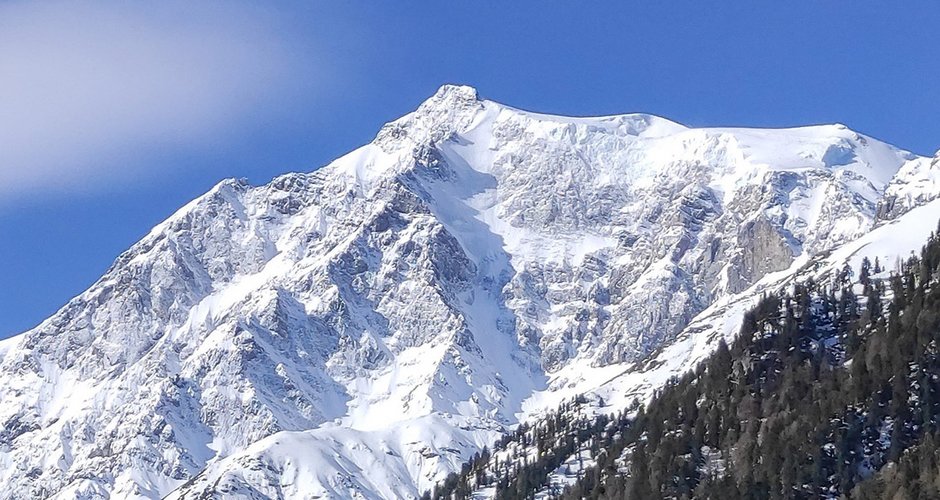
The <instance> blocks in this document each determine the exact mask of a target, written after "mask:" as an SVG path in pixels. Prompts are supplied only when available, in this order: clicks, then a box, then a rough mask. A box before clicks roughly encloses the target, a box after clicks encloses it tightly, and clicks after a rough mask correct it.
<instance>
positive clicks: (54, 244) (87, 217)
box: [0, 1, 940, 338]
mask: <svg viewBox="0 0 940 500" xmlns="http://www.w3.org/2000/svg"><path fill="white" fill-rule="evenodd" d="M793 3H799V4H800V6H794V5H791V4H793ZM731 4H735V5H733V6H732V5H731ZM259 5H264V4H259ZM281 5H282V6H280V7H277V8H272V7H261V8H264V9H267V10H269V11H270V14H271V16H272V17H273V18H275V19H277V23H278V33H279V35H278V36H283V37H284V39H285V42H286V43H288V44H289V46H290V47H291V48H292V49H291V50H294V51H296V55H297V57H298V59H299V60H304V56H305V54H311V58H310V60H311V63H310V65H309V66H305V65H303V64H301V65H298V67H297V72H296V74H291V73H290V72H288V73H287V74H284V75H282V76H281V78H288V79H290V78H295V79H297V80H302V79H309V78H319V77H318V76H317V75H318V71H321V70H322V82H320V83H319V84H318V86H317V88H318V90H316V91H311V92H310V94H309V95H304V94H303V93H301V94H299V95H297V94H293V95H291V96H290V97H289V99H288V98H285V100H283V101H282V102H277V103H276V104H275V105H271V103H270V102H267V101H266V104H265V106H268V107H269V108H271V109H267V110H263V111H264V112H262V110H259V112H258V113H257V115H256V116H257V117H258V118H257V119H253V118H252V115H249V116H248V117H247V118H244V117H243V118H241V120H242V122H240V123H238V124H237V127H236V132H235V133H227V134H225V135H224V136H222V137H220V138H219V139H217V140H213V139H207V141H206V144H203V145H202V146H201V147H189V146H188V147H178V148H173V147H169V148H154V147H141V148H140V151H139V153H134V154H131V155H129V156H128V157H124V158H122V159H121V161H122V162H125V163H124V165H128V164H136V167H139V168H143V169H146V170H148V171H153V172H155V175H153V176H149V177H146V178H141V179H135V178H130V179H128V178H120V177H117V176H116V177H115V178H114V180H113V182H112V181H109V180H108V179H104V180H103V181H102V182H101V185H100V186H99V187H98V188H96V189H95V190H92V191H90V192H89V191H87V190H78V191H76V192H74V193H70V192H67V191H66V192H59V191H57V192H55V193H50V194H43V193H41V192H40V193H30V194H29V196H24V197H21V198H17V200H16V202H15V203H12V204H6V205H2V206H0V338H2V337H6V336H9V335H12V334H14V333H17V332H20V331H23V330H25V329H27V328H30V327H32V326H34V325H35V324H37V323H38V322H39V321H41V320H42V319H44V318H45V317H47V316H49V315H50V314H52V313H53V312H54V311H55V310H56V309H57V308H59V307H61V306H62V305H63V304H64V303H65V302H66V301H67V300H68V299H69V298H70V297H72V296H74V295H76V294H78V293H80V292H81V291H82V290H84V289H85V288H87V287H88V286H89V285H90V284H91V283H93V282H94V281H95V280H96V279H97V278H98V277H99V276H100V275H101V274H102V273H103V272H104V271H105V270H106V269H107V267H108V266H109V265H110V263H111V261H112V260H113V259H114V258H115V257H116V256H117V255H118V254H119V253H120V252H121V251H123V250H124V249H126V248H127V247H128V246H130V245H131V244H133V243H134V242H135V241H136V240H138V239H139V238H140V237H142V236H143V235H145V234H146V233H147V231H148V230H149V229H150V228H151V227H152V226H153V225H155V224H157V223H158V222H160V221H161V220H162V219H164V218H165V217H167V216H168V215H170V214H171V213H172V212H174V211H175V210H176V209H177V208H178V207H180V206H181V205H183V204H184V203H186V202H187V201H189V200H190V199H192V198H193V197H195V196H198V195H199V194H201V193H202V192H204V191H206V190H207V189H209V188H210V187H211V186H212V185H213V184H214V183H216V182H217V181H219V180H220V179H222V178H225V177H246V178H248V179H249V180H250V181H251V182H253V183H264V182H266V181H267V180H269V179H270V178H271V177H273V176H275V175H277V174H280V173H283V172H287V171H309V170H313V169H316V168H317V167H319V166H321V165H323V164H326V163H328V162H329V161H330V160H332V159H333V158H335V157H337V156H339V155H341V154H343V153H345V152H347V151H349V150H350V149H352V148H354V147H356V146H358V145H360V144H363V143H366V142H368V141H370V140H371V139H372V137H373V136H374V134H375V133H376V132H377V130H378V129H379V127H380V126H381V125H382V124H383V123H385V122H387V121H390V120H392V119H394V118H396V117H398V116H400V115H402V114H404V113H407V112H409V111H411V110H412V109H414V108H415V107H416V106H417V105H418V104H419V103H420V102H421V101H422V100H423V99H425V98H426V97H427V96H429V95H430V94H432V93H433V92H434V91H435V90H436V89H437V87H439V86H440V85H441V84H442V83H448V82H451V83H463V84H469V85H473V86H475V87H476V88H478V90H479V91H480V93H481V94H482V95H483V96H484V97H486V98H490V99H493V100H496V101H500V102H504V103H507V104H510V105H512V106H515V107H519V108H524V109H529V110H535V111H541V112H548V113H556V114H570V115H604V114H616V113H626V112H647V113H652V114H656V115H660V116H665V117H667V118H670V119H672V120H675V121H678V122H681V123H684V124H686V125H691V126H753V127H786V126H796V125H807V124H816V123H833V122H840V123H844V124H846V125H848V126H849V127H850V128H853V129H855V130H857V131H860V132H863V133H866V134H868V135H871V136H874V137H876V138H879V139H882V140H885V141H887V142H890V143H892V144H895V145H897V146H899V147H902V148H904V149H909V150H912V151H914V152H916V153H920V154H933V152H934V151H935V150H936V149H937V148H940V29H937V27H938V26H940V4H938V3H936V2H935V1H922V2H917V1H911V2H903V6H901V4H894V3H886V2H873V1H872V2H869V1H860V2H836V1H823V2H763V1H754V2H708V1H688V2H684V1H683V2H680V1H675V2H643V3H639V2H567V3H563V2H535V1H532V2H482V3H478V2H436V1H426V2H418V1H414V2H364V1H361V2H360V1H352V2H345V1H344V2H335V3H316V4H313V5H311V3H301V4H296V5H291V4H281ZM895 5H897V6H895ZM180 15H186V14H185V13H181V14H180ZM249 21H250V20H249ZM115 42H116V43H118V42H119V41H115ZM313 54H321V55H322V54H325V55H326V56H325V57H321V58H319V59H317V60H318V61H320V60H321V59H322V60H324V61H327V62H324V63H323V66H322V68H320V67H318V66H317V65H318V64H320V63H319V62H317V63H314V62H313ZM181 78H185V75H181ZM66 84H67V81H64V82H63V85H66ZM144 97H145V96H144ZM0 99H2V97H0ZM272 109H273V111H272ZM2 119H4V118H3V117H2V116H0V120H2ZM181 119H185V117H181ZM101 161H102V162H107V161H110V160H109V159H107V158H102V159H101ZM167 165H173V166H174V168H172V169H167V168H165V167H166V166H167ZM0 168H3V166H2V165H0ZM62 168H69V165H63V166H62ZM115 168H117V169H120V168H122V165H116V166H115ZM164 170H165V171H166V173H165V174H164V173H162V172H164Z"/></svg>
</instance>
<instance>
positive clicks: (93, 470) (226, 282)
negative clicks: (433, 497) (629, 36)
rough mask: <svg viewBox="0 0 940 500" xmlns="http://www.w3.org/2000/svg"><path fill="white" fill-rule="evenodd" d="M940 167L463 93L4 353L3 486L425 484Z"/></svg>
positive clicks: (252, 197) (828, 134) (250, 190)
mask: <svg viewBox="0 0 940 500" xmlns="http://www.w3.org/2000/svg"><path fill="white" fill-rule="evenodd" d="M926 161H929V160H925V159H921V158H917V157H915V156H914V155H912V154H910V153H907V152H905V151H901V150H898V149H896V148H894V147H891V146H889V145H886V144H884V143H881V142H878V141H876V140H874V139H871V138H868V137H865V136H862V135H860V134H857V133H855V132H852V131H851V130H848V129H846V128H845V127H843V126H840V125H832V126H815V127H804V128H797V129H785V130H754V129H689V128H686V127H684V126H682V125H679V124H676V123H673V122H670V121H668V120H665V119H662V118H658V117H655V116H650V115H636V114H635V115H623V116H613V117H599V118H567V117H558V116H548V115H540V114H535V113H529V112H525V111H520V110H516V109H513V108H510V107H507V106H504V105H500V104H497V103H494V102H492V101H487V100H482V99H480V98H478V96H477V93H476V91H475V90H473V89H471V88H468V87H455V86H445V87H442V88H441V89H440V90H439V91H438V92H437V93H436V94H435V95H434V96H433V97H432V98H431V99H429V100H428V101H426V102H425V103H423V104H422V105H421V106H420V107H419V108H418V110H417V111H415V112H414V113H411V114H409V115H406V116H405V117H402V118H401V119H399V120H396V121H394V122H392V123H389V124H387V125H386V126H384V127H383V128H382V129H381V130H380V131H379V133H378V135H377V136H376V138H375V140H374V141H373V142H371V143H370V144H367V145H365V146H363V147H361V148H359V149H357V150H355V151H353V152H351V153H349V154H348V155H346V156H344V157H342V158H339V159H337V160H336V161H334V162H333V163H331V164H329V165H327V166H325V167H323V168H321V169H319V170H317V171H315V172H314V173H310V174H287V175H284V176H281V177H278V178H276V179H274V180H273V181H272V182H271V183H269V184H267V185H265V186H259V187H252V186H249V185H247V184H246V183H244V182H240V181H233V180H229V181H224V182H222V183H221V184H219V185H218V186H216V187H215V188H213V189H212V190H211V191H210V192H209V193H207V194H206V195H204V196H202V197H200V198H199V199H197V200H195V201H193V202H192V203H190V204H189V205H187V206H185V207H183V208H182V209H181V210H180V211H179V212H177V213H176V214H174V215H173V216H172V217H170V218H169V219H168V220H167V221H165V222H163V223H162V224H160V225H158V226H157V227H156V228H154V229H153V231H151V233H150V234H149V235H148V236H147V237H145V238H144V239H143V240H141V241H140V242H139V243H137V244H136V245H134V246H133V247H132V248H130V249H129V250H128V251H127V252H125V253H124V254H122V255H121V256H120V257H119V258H118V259H117V261H116V262H115V264H114V265H113V266H112V268H111V269H110V270H109V271H108V272H107V273H106V274H105V275H104V276H103V277H102V278H101V279H100V280H99V281H98V282H97V283H95V284H94V285H93V286H92V287H91V288H90V289H89V290H88V291H86V292H85V293H83V294H82V295H80V296H79V297H76V298H75V299H73V300H72V301H71V302H70V303H69V304H67V305H66V306H65V307H64V308H63V309H62V310H60V311H59V312H58V313H56V314H55V315H54V316H53V317H51V318H49V319H48V320H46V321H45V322H43V323H42V324H41V325H40V326H38V327H37V328H35V329H34V330H31V331H29V332H26V333H24V334H22V335H20V336H18V337H15V338H13V339H9V340H6V341H3V342H2V343H0V356H2V361H0V377H2V378H3V381H4V383H3V384H2V386H0V464H2V465H3V467H2V468H0V483H2V484H5V485H7V488H5V489H4V492H3V493H2V494H0V497H2V498H33V497H50V496H58V497H59V498H76V497H82V498H106V497H108V495H110V496H111V497H113V498H133V497H146V498H156V497H160V496H162V495H165V494H168V493H170V492H171V491H173V490H176V492H175V493H174V495H175V497H178V498H191V497H196V496H198V495H201V494H205V493H212V492H213V491H214V492H217V493H222V494H224V495H232V496H234V495H244V496H245V497H247V498H251V497H252V495H255V496H276V495H278V494H282V495H288V496H291V495H300V494H301V493H309V494H311V495H326V496H355V495H360V496H362V497H364V498H373V497H388V496H411V495H415V494H417V493H418V492H419V491H420V490H422V489H424V488H428V487H429V486H430V485H431V484H432V483H433V481H435V480H437V479H440V478H442V477H443V476H444V475H445V474H446V473H447V472H448V471H450V470H453V468H454V467H456V466H458V464H459V463H460V461H461V460H462V459H465V458H467V457H468V456H469V455H470V454H471V453H472V452H473V451H474V450H475V449H477V448H478V447H480V446H482V445H483V444H485V443H487V442H489V441H491V440H492V439H493V438H494V437H495V436H497V435H498V434H499V432H501V431H502V430H503V429H505V428H506V427H508V426H511V425H513V424H515V423H516V422H517V421H518V419H519V418H522V417H524V416H525V415H526V414H528V413H531V412H534V411H538V410H539V409H540V408H544V407H546V406H548V405H551V404H553V403H554V402H555V401H557V398H559V397H562V396H563V395H569V396H570V395H572V394H574V393H576V392H584V391H593V390H595V389H597V388H598V387H599V386H603V383H604V382H605V381H607V380H610V379H611V378H617V376H618V375H622V374H624V373H634V372H636V373H639V372H640V370H639V368H638V367H640V366H643V362H644V361H647V360H649V359H650V356H651V355H653V354H654V353H660V352H663V351H661V350H662V349H666V348H668V346H671V345H678V344H677V343H676V339H680V341H681V340H682V339H689V338H695V335H696V333H695V330H690V329H689V325H690V324H692V325H693V326H694V324H695V321H696V318H697V317H700V316H701V314H704V313H708V311H710V308H714V307H715V304H720V303H722V302H721V301H723V300H724V301H727V300H731V299H732V298H734V297H739V296H742V294H746V293H747V291H748V290H749V289H750V288H751V287H752V286H753V285H754V284H755V283H758V282H759V281H761V280H762V279H765V278H766V277H767V276H774V275H776V273H781V272H784V273H785V272H788V271H787V270H790V269H792V268H793V266H794V263H795V262H801V259H808V258H811V257H812V256H813V255H815V254H818V253H820V252H822V251H823V250H827V249H831V248H836V247H839V246H841V245H844V244H846V243H848V242H851V241H854V240H857V239H858V238H859V237H861V236H863V235H865V234H866V233H867V232H868V231H869V230H871V228H872V227H873V225H874V224H875V218H876V210H877V207H878V204H879V202H881V201H882V199H883V195H884V192H885V189H886V188H888V189H892V188H894V186H896V185H898V182H899V181H898V178H895V174H896V173H897V172H898V171H899V170H900V171H901V172H906V171H908V170H911V171H917V172H919V171H920V170H918V169H919V168H921V167H919V166H917V165H921V164H923V163H924V162H926ZM912 175H913V174H912ZM892 179H894V180H892ZM889 186H891V187H889ZM905 199H906V200H910V204H911V205H913V206H916V205H917V204H918V203H920V202H921V201H922V200H923V199H924V198H922V197H921V198H918V197H917V196H913V195H912V196H911V197H908V198H905ZM886 210H888V211H889V212H890V210H889V209H886ZM886 213H887V212H886ZM706 348H707V345H706V346H705V347H702V348H701V349H704V350H707V349H706ZM702 352H704V351H702ZM656 356H659V354H656ZM655 359H659V358H655ZM618 380H628V379H624V378H622V377H621V378H619V379H618ZM629 380H633V379H629ZM650 380H653V381H655V379H650ZM650 380H646V379H644V381H642V382H637V384H641V385H642V384H646V385H645V386H644V387H647V386H649V385H650V384H652V383H653V382H651V381H650ZM629 389H630V388H629V387H628V386H626V385H623V384H621V385H618V390H622V391H624V392H629ZM282 431H283V432H282ZM298 431H305V432H298ZM455 443H456V444H455ZM333 455H338V456H337V457H333ZM207 464H210V465H209V468H208V469H205V471H203V469H204V468H205V467H206V466H207ZM193 478H195V479H193ZM177 488H179V489H177ZM310 492H312V493H310Z"/></svg>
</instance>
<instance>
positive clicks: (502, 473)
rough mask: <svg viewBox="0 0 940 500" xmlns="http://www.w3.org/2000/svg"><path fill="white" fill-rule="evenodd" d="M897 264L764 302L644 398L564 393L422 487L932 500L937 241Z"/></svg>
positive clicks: (939, 276)
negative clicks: (563, 480)
mask: <svg viewBox="0 0 940 500" xmlns="http://www.w3.org/2000/svg"><path fill="white" fill-rule="evenodd" d="M895 267H896V269H895V270H894V271H893V272H892V273H890V274H889V275H888V273H883V272H882V269H881V266H880V265H879V264H878V263H875V264H872V263H871V262H869V261H868V260H865V261H864V262H863V263H862V265H861V268H860V269H859V270H858V271H857V272H855V273H853V271H852V270H851V269H849V268H846V269H844V270H843V271H842V272H839V273H837V276H833V277H831V278H830V279H827V281H826V283H824V284H823V283H815V282H812V281H809V282H804V283H801V284H798V285H795V286H794V287H792V288H791V289H790V290H788V291H786V292H785V293H779V294H775V295H769V296H765V297H763V298H762V300H761V301H760V302H759V304H758V305H757V306H756V307H755V308H753V309H752V310H751V311H749V312H748V313H747V314H745V316H744V319H743V323H742V327H741V331H740V334H739V335H738V336H737V337H736V338H735V340H734V341H733V342H732V343H731V344H730V345H728V344H726V343H724V342H721V343H720V344H719V345H718V347H717V349H716V351H715V352H714V353H713V354H712V355H711V356H710V357H709V358H708V359H706V360H705V361H704V362H702V363H701V364H700V365H699V366H697V367H696V369H695V370H694V371H691V372H689V373H687V374H685V375H684V376H682V377H680V378H676V379H673V380H670V381H669V382H668V383H667V384H666V385H665V386H664V387H663V388H661V389H660V390H659V391H658V392H657V393H656V394H655V395H654V397H653V398H652V400H651V401H650V402H649V404H647V405H646V406H641V405H639V404H637V405H635V406H634V407H632V408H630V409H626V410H624V411H623V412H620V413H619V414H614V415H607V416H603V415H602V416H599V417H592V418H587V417H586V416H585V415H584V414H583V412H581V411H580V408H581V406H582V405H583V403H584V401H583V400H576V401H572V402H569V403H566V404H565V405H563V406H562V407H561V408H559V409H557V410H556V411H555V412H553V413H551V414H548V415H547V416H546V417H544V418H543V419H541V420H539V421H538V422H535V423H530V424H526V425H523V426H520V427H519V428H518V429H517V430H516V431H515V432H513V433H512V434H509V435H507V436H505V437H504V438H503V440H502V441H500V442H499V443H496V444H495V446H494V447H493V451H489V450H484V452H483V453H481V454H478V455H477V456H475V457H474V459H473V460H471V461H470V462H468V463H467V464H465V465H464V467H463V470H462V471H461V472H460V473H459V474H452V475H451V476H450V477H448V478H447V480H446V481H445V482H444V483H442V484H440V485H438V486H437V487H436V488H435V489H434V490H432V491H430V492H428V493H426V494H425V497H426V498H456V499H461V498H469V497H470V494H471V493H472V492H473V491H475V490H480V489H482V488H489V492H490V493H491V494H493V495H495V496H496V498H504V499H510V498H520V499H522V498H532V497H533V496H534V494H535V493H536V492H539V491H541V492H542V495H546V494H547V495H548V496H549V497H555V498H562V499H569V498H597V499H601V498H635V499H650V498H677V499H691V498H697V499H699V498H700V499H711V498H714V499H719V498H720V499H729V498H742V499H789V498H798V499H799V498H806V499H810V498H847V499H876V498H877V499H881V498H888V499H899V500H900V499H918V498H936V499H940V455H938V447H937V444H938V443H940V434H938V430H940V429H938V420H940V357H938V356H940V353H938V349H940V348H938V341H940V238H938V237H937V236H936V235H934V236H932V237H931V238H930V240H929V241H928V242H927V244H926V245H925V247H924V248H923V250H922V252H921V254H920V256H919V257H911V258H909V259H908V260H907V261H904V262H900V263H898V264H897V265H896V266H895ZM886 275H887V277H885V276H886ZM575 454H577V455H576V456H578V457H579V464H580V465H582V466H579V467H576V468H575V469H576V471H577V472H576V474H575V479H574V480H573V481H572V482H571V484H568V485H567V486H565V487H564V488H561V489H559V488H557V487H556V488H554V491H552V489H548V490H546V487H547V486H548V484H549V481H548V476H549V474H552V473H555V474H556V475H557V474H559V469H560V468H561V469H564V467H569V468H570V466H571V463H572V462H571V457H572V456H574V455H575ZM566 463H567V464H568V465H565V466H563V464H566ZM584 463H587V464H588V465H587V466H583V464H584ZM561 472H569V473H570V472H571V471H570V470H561Z"/></svg>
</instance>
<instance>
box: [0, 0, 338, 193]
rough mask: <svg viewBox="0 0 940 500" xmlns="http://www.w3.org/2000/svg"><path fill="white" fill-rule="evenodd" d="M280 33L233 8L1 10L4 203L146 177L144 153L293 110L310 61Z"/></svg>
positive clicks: (140, 5)
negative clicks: (278, 109) (289, 99)
mask: <svg viewBox="0 0 940 500" xmlns="http://www.w3.org/2000/svg"><path fill="white" fill-rule="evenodd" d="M223 7H224V8H223ZM278 30H279V25H278V22H277V16H276V15H275V14H273V13H271V12H269V11H266V10H264V9H261V8H258V7H251V6H247V5H244V4H237V5H236V4H233V3H229V2H226V3H224V4H223V3H219V4H214V6H210V7H206V6H201V7H194V6H192V5H190V4H186V3H174V2H170V3H160V2H120V3H114V4H110V5H108V4H104V3H85V2H82V3H78V2H76V3H64V2H63V3H59V2H53V3H47V2H36V3H25V2H24V3H19V2H13V3H3V4H0V199H2V198H7V199H9V198H10V197H15V196H17V195H21V194H24V193H33V192H35V191H37V190H44V191H48V190H54V191H60V192H61V191H80V190H81V191H84V190H88V189H90V188H91V186H95V185H98V184H100V183H102V182H103V181H104V180H106V179H116V178H120V179H121V180H122V181H126V180H127V179H134V178H145V177H146V176H147V175H152V174H154V173H155V172H153V171H152V170H153V169H152V166H151V167H147V166H144V165H145V163H146V162H137V161H132V159H133V158H134V157H135V155H137V154H139V152H140V151H141V150H146V149H154V148H165V147H178V146H187V145H194V144H197V143H199V142H200V141H206V140H209V139H214V138H218V137H220V136H224V135H225V134H227V133H228V132H229V131H230V130H233V129H234V128H236V127H237V126H238V124H239V123H240V122H242V121H245V120H247V119H251V118H252V117H253V115H254V114H256V113H259V112H264V111H263V110H265V109H267V108H270V107H271V105H272V103H274V102H276V101H278V102H283V100H284V99H285V93H288V92H291V91H297V90H298V87H297V86H296V80H297V79H298V78H301V77H302V75H298V74H297V68H298V66H303V65H310V63H311V60H310V58H311V56H312V55H311V54H310V53H309V52H307V53H299V52H301V51H297V50H295V48H294V47H291V46H290V45H289V44H288V43H287V42H286V41H285V37H284V36H283V35H284V34H283V33H279V32H278ZM300 58H302V59H303V62H302V63H301V62H300V61H299V59H300ZM287 75H290V77H289V78H288V77H287ZM320 77H322V75H321V76H320ZM311 78H312V75H311ZM291 80H293V83H291V82H290V81H291ZM309 83H311V82H310V81H307V84H309ZM305 90H307V91H309V89H305Z"/></svg>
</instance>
